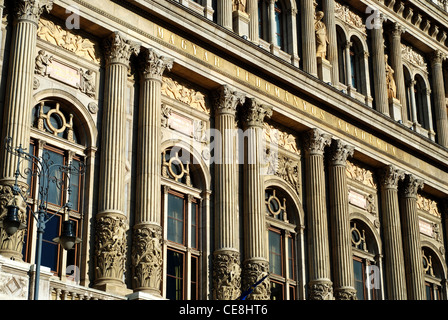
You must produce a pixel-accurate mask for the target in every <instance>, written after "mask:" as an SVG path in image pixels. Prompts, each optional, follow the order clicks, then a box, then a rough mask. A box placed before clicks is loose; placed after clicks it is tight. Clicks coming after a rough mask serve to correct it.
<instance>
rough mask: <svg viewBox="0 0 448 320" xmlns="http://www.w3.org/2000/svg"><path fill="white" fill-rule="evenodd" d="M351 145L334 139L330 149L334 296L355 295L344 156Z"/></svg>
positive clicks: (342, 298) (347, 296)
mask: <svg viewBox="0 0 448 320" xmlns="http://www.w3.org/2000/svg"><path fill="white" fill-rule="evenodd" d="M353 153H354V147H352V146H349V145H345V144H344V143H343V142H342V141H341V140H334V141H333V143H332V144H331V149H330V170H329V171H330V172H329V176H330V183H329V185H330V214H331V220H330V223H331V236H332V241H331V243H332V250H331V251H332V253H333V263H334V297H335V298H336V299H337V300H354V299H356V290H355V288H354V273H353V257H352V243H351V233H350V217H349V212H348V197H347V194H348V189H347V174H346V167H347V158H348V157H351V156H353Z"/></svg>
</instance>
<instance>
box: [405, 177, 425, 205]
mask: <svg viewBox="0 0 448 320" xmlns="http://www.w3.org/2000/svg"><path fill="white" fill-rule="evenodd" d="M423 185H424V183H423V180H421V179H417V178H416V177H415V176H413V175H412V174H406V175H405V176H404V180H403V187H404V188H403V190H402V194H403V196H404V197H406V198H415V199H417V193H418V190H419V189H422V188H423Z"/></svg>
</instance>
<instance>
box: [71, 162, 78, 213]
mask: <svg viewBox="0 0 448 320" xmlns="http://www.w3.org/2000/svg"><path fill="white" fill-rule="evenodd" d="M72 166H73V167H75V168H76V170H79V166H80V162H79V161H77V160H73V161H72ZM76 170H73V172H72V173H71V176H70V191H71V193H70V202H71V203H72V205H73V210H74V211H79V183H80V181H79V180H80V179H79V174H78V171H76Z"/></svg>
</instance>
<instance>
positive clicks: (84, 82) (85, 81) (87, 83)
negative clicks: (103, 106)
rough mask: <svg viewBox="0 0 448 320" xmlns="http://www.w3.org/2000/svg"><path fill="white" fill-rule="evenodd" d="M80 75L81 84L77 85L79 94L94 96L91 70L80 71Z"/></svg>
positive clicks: (93, 75)
mask: <svg viewBox="0 0 448 320" xmlns="http://www.w3.org/2000/svg"><path fill="white" fill-rule="evenodd" d="M80 73H81V84H80V85H79V89H80V90H81V92H83V93H85V94H87V95H88V96H89V97H94V96H95V92H96V90H95V74H94V72H93V71H92V70H86V71H84V70H83V69H80Z"/></svg>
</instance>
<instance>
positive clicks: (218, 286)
mask: <svg viewBox="0 0 448 320" xmlns="http://www.w3.org/2000/svg"><path fill="white" fill-rule="evenodd" d="M244 101H245V96H244V95H243V94H241V93H238V92H235V91H232V90H231V89H230V88H229V87H228V86H227V85H225V86H222V87H221V88H220V89H219V90H218V92H217V95H216V101H215V126H216V130H218V131H219V132H220V133H221V146H220V148H216V149H215V159H216V161H215V190H216V194H215V237H216V238H215V243H216V250H215V252H214V256H213V259H214V260H213V299H215V300H235V299H237V298H238V297H239V296H240V294H241V265H240V252H239V245H238V238H239V233H238V211H237V202H238V200H237V194H236V190H235V186H236V185H238V176H237V170H236V169H237V168H236V166H237V163H236V158H235V153H236V152H235V141H236V140H235V138H236V135H235V127H236V124H235V115H236V108H237V106H238V105H241V104H243V103H244Z"/></svg>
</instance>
